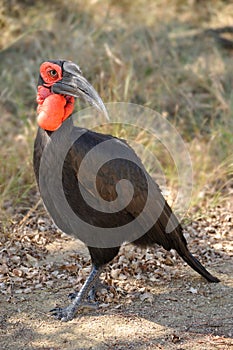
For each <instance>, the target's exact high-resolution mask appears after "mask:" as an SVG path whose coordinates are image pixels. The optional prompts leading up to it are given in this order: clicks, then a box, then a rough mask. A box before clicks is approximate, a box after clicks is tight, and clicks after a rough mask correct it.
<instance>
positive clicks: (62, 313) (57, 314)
mask: <svg viewBox="0 0 233 350" xmlns="http://www.w3.org/2000/svg"><path fill="white" fill-rule="evenodd" d="M50 313H51V315H52V316H53V317H54V318H55V319H57V320H61V321H63V322H67V321H70V320H72V319H73V318H74V314H75V313H74V312H72V310H69V307H64V308H61V307H55V308H54V309H52V310H50Z"/></svg>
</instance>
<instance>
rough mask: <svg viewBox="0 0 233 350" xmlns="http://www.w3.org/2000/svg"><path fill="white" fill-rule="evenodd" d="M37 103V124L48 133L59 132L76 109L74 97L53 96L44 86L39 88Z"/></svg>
mask: <svg viewBox="0 0 233 350" xmlns="http://www.w3.org/2000/svg"><path fill="white" fill-rule="evenodd" d="M37 102H38V108H37V113H38V117H37V122H38V124H39V126H40V127H41V128H42V129H44V130H48V131H55V130H57V129H58V128H59V127H60V126H61V124H62V122H63V121H64V120H65V119H67V118H68V117H69V116H70V115H71V113H72V112H73V109H74V97H71V96H67V97H65V96H62V95H58V94H53V93H51V92H50V91H49V89H47V88H44V87H42V86H39V88H38V95H37Z"/></svg>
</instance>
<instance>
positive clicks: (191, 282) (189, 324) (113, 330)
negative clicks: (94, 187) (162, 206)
mask: <svg viewBox="0 0 233 350" xmlns="http://www.w3.org/2000/svg"><path fill="white" fill-rule="evenodd" d="M221 215H222V213H221V214H218V215H215V219H216V220H218V222H219V224H218V225H217V224H216V222H217V221H216V220H215V219H212V221H211V223H210V222H209V221H208V220H209V219H208V220H207V221H205V220H201V221H199V222H196V223H195V222H194V223H193V224H192V225H191V226H189V227H188V228H187V234H188V235H189V236H190V237H189V238H188V240H189V241H190V243H191V248H192V251H194V253H196V254H197V255H198V256H200V255H201V254H204V253H203V251H205V252H206V251H207V253H208V254H204V257H203V259H204V261H203V260H202V262H204V263H205V265H206V266H207V267H208V268H209V269H210V271H211V272H212V273H214V274H215V275H217V276H218V277H220V279H221V283H219V284H210V283H206V282H205V281H204V280H203V279H202V278H201V277H199V276H198V275H197V274H196V273H195V272H194V271H192V270H191V269H190V268H189V267H187V266H185V265H184V264H183V263H182V262H181V260H180V259H179V258H177V256H176V255H175V254H174V253H172V254H168V253H165V252H164V251H163V250H161V249H160V248H158V249H156V252H155V255H156V256H157V257H158V260H157V265H156V266H155V261H153V266H151V261H152V260H151V259H152V255H153V254H152V253H153V252H152V251H151V250H147V251H146V253H145V252H143V251H139V250H137V251H135V248H134V249H132V247H131V246H126V247H124V248H123V250H122V252H121V254H120V256H119V257H118V259H116V260H115V261H114V262H113V264H112V266H111V267H108V268H107V272H106V273H105V274H103V277H104V279H105V280H106V281H107V282H108V283H112V287H111V289H110V292H109V293H108V294H106V293H105V292H104V291H103V292H102V293H101V295H100V296H99V299H100V308H99V309H98V310H95V311H90V310H88V311H87V310H86V311H85V312H83V313H82V314H80V315H78V316H77V318H75V319H74V320H73V321H71V322H68V323H62V322H60V321H57V320H54V319H53V318H52V317H51V316H50V315H49V313H48V311H49V310H50V309H51V308H53V307H54V306H56V305H63V304H65V303H67V295H68V294H69V292H71V291H72V290H73V288H74V285H76V286H77V287H79V286H80V285H81V283H82V281H83V279H84V278H85V275H87V273H88V269H89V262H88V257H87V252H86V249H85V247H84V246H83V245H82V244H80V243H79V242H77V241H75V240H73V239H70V238H67V237H64V236H59V235H57V236H56V235H55V237H54V239H53V240H50V241H49V242H48V241H46V237H47V236H46V230H41V231H35V229H34V228H33V227H32V226H33V224H32V222H31V224H30V225H28V229H27V230H26V229H25V227H24V229H23V230H24V231H23V232H24V233H22V232H21V236H15V240H13V239H12V240H11V243H9V239H8V241H7V242H8V246H7V247H6V249H5V251H3V249H2V250H1V254H2V261H3V262H4V264H5V265H4V264H2V266H5V269H6V266H8V268H9V271H8V275H7V273H5V274H4V273H3V272H4V271H3V267H2V270H0V271H1V272H2V273H1V274H0V276H1V281H2V282H1V287H2V291H3V295H2V297H1V301H0V349H6V350H29V349H30V350H34V349H35V350H40V349H41V350H42V349H43V350H62V349H67V350H79V349H100V350H102V349H103V350H107V349H108V350H110V349H122V350H123V349H126V350H127V349H137V350H139V349H168V350H170V349H179V350H184V349H187V350H188V349H193V350H195V349H198V350H203V349H204V350H210V349H220V350H224V349H232V348H233V339H232V338H233V316H232V315H233V278H232V242H231V238H230V235H231V233H232V231H231V230H232V222H231V214H229V213H227V214H226V213H225V214H224V218H225V219H224V220H225V221H224V223H226V222H228V224H226V225H225V224H224V225H223V223H222V224H221V222H222V221H221V220H220V217H222V216H221ZM227 215H228V216H227ZM229 215H230V216H229ZM43 220H44V222H45V223H46V218H45V219H40V220H39V225H41V227H43ZM37 222H38V219H37ZM207 222H208V226H207ZM213 223H215V224H213ZM196 224H197V225H196ZM44 225H45V224H44ZM204 226H205V227H207V228H206V229H205V235H206V236H205V237H204V238H203V237H200V235H199V239H198V242H195V240H193V239H192V235H195V236H196V234H197V231H198V228H201V231H203V227H204ZM223 226H224V229H225V231H224V232H225V235H224V238H223V235H221V236H220V235H219V232H220V231H223ZM25 230H26V231H25ZM214 230H215V231H214ZM16 231H17V230H16ZM193 231H195V232H193ZM211 231H212V232H211ZM213 231H214V232H213ZM28 232H31V236H30V235H29V234H28ZM208 232H209V233H208ZM15 235H16V233H15ZM17 235H18V231H17ZM36 235H37V236H36ZM19 237H21V241H20V239H19ZM22 237H24V239H22ZM26 237H27V239H26ZM35 237H36V238H35ZM211 237H212V238H213V237H214V239H213V240H212V239H211ZM42 238H43V239H44V240H45V241H44V244H42V243H41V242H42V241H43V240H42ZM35 240H37V245H36V244H34V243H35ZM20 242H21V243H20ZM26 242H27V243H26ZM33 242H34V243H33ZM38 242H39V243H40V245H38ZM210 243H211V244H210ZM5 244H6V243H5ZM213 246H214V248H213ZM217 248H218V249H217ZM220 248H221V249H220ZM17 249H18V250H17ZM76 251H78V252H79V256H78V258H77V256H76V253H75V252H76ZM4 252H5V253H4ZM4 254H5V255H4ZM9 255H11V264H13V262H14V261H15V262H14V264H13V265H10V260H9V261H8V260H7V256H8V257H9ZM16 256H17V257H18V258H16ZM136 257H137V258H136ZM77 259H78V260H77ZM19 260H20V261H21V264H20V261H19ZM16 262H17V264H18V265H17V264H16ZM17 266H18V267H17ZM22 266H24V270H23V271H24V272H22ZM20 269H21V270H20ZM26 269H28V270H26ZM20 271H21V272H22V273H21V272H20ZM80 275H81V277H80ZM9 276H10V277H11V278H10V277H9ZM113 276H114V278H113ZM111 277H112V278H111ZM4 278H5V280H4ZM7 278H8V279H7ZM113 286H114V288H113Z"/></svg>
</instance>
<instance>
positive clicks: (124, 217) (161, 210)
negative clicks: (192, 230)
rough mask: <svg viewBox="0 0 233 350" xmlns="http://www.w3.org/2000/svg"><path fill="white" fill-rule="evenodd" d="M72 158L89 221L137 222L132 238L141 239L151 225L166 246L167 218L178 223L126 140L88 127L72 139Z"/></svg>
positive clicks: (106, 223) (113, 224)
mask: <svg viewBox="0 0 233 350" xmlns="http://www.w3.org/2000/svg"><path fill="white" fill-rule="evenodd" d="M77 132H78V130H77ZM106 141H107V143H106V144H105V142H106ZM68 158H69V159H67V163H68V164H72V168H73V170H74V172H75V174H76V179H77V180H78V182H77V183H78V186H79V189H80V191H81V194H82V196H84V197H85V200H84V201H86V199H87V200H88V202H87V203H88V205H87V203H85V204H84V202H83V204H82V206H79V214H80V210H81V211H82V210H84V209H83V208H84V207H85V206H86V210H84V213H83V217H84V216H85V220H87V217H89V218H90V220H91V222H92V223H94V224H96V225H100V226H102V227H112V226H122V225H126V224H127V223H129V222H132V221H134V225H132V229H133V230H134V234H133V233H132V232H131V233H130V237H131V238H130V240H131V241H132V237H136V239H137V238H139V237H141V236H143V235H144V234H145V233H146V232H148V231H150V229H151V228H152V227H153V230H155V231H156V232H157V235H158V238H157V241H158V242H157V243H160V244H162V245H163V246H165V247H167V246H168V244H167V243H166V241H167V238H166V237H165V236H164V235H165V230H166V227H167V225H168V222H169V220H172V222H173V224H174V225H175V226H177V225H179V223H178V221H177V219H176V217H175V216H174V215H173V214H172V211H171V209H170V207H169V206H168V204H167V203H166V201H165V199H164V197H163V195H162V193H161V191H160V189H159V186H158V185H157V184H156V183H155V182H154V181H153V180H152V178H151V177H150V176H149V174H148V173H147V171H146V170H145V168H144V166H143V165H142V163H141V160H140V159H139V158H138V156H137V155H136V153H135V152H134V150H133V149H132V148H131V147H130V146H128V145H127V143H126V142H125V141H123V140H120V139H117V138H114V137H112V136H110V135H103V134H98V133H95V132H92V131H86V132H85V133H84V134H82V136H81V137H79V138H78V140H77V141H76V142H75V143H74V145H73V147H72V149H71V150H70V154H69V157H68ZM106 159H107V161H105V160H106ZM96 169H98V171H96ZM80 173H81V175H80ZM79 200H80V198H79ZM73 206H75V205H73ZM91 208H92V209H91ZM93 208H94V209H93ZM106 208H107V212H106ZM109 208H110V209H109ZM159 236H161V237H159ZM126 240H127V237H126ZM142 243H143V242H142ZM153 243H155V239H154V238H153Z"/></svg>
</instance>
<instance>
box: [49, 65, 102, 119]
mask: <svg viewBox="0 0 233 350" xmlns="http://www.w3.org/2000/svg"><path fill="white" fill-rule="evenodd" d="M52 92H54V93H55V94H62V95H69V96H73V97H78V98H81V99H83V100H84V101H86V102H88V103H89V104H90V105H91V106H94V107H96V108H97V109H98V110H100V111H101V112H103V114H104V115H105V117H106V118H107V120H109V116H108V112H107V110H106V108H105V105H104V103H103V101H102V99H101V97H100V96H99V94H98V93H97V91H96V90H95V89H94V88H93V86H92V85H91V84H90V83H89V82H88V81H87V80H86V79H85V78H84V76H83V75H82V72H81V70H80V68H79V67H78V66H77V65H76V64H75V63H73V62H70V61H65V62H64V63H63V77H62V79H61V80H59V81H58V82H57V83H55V84H54V85H53V86H52Z"/></svg>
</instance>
